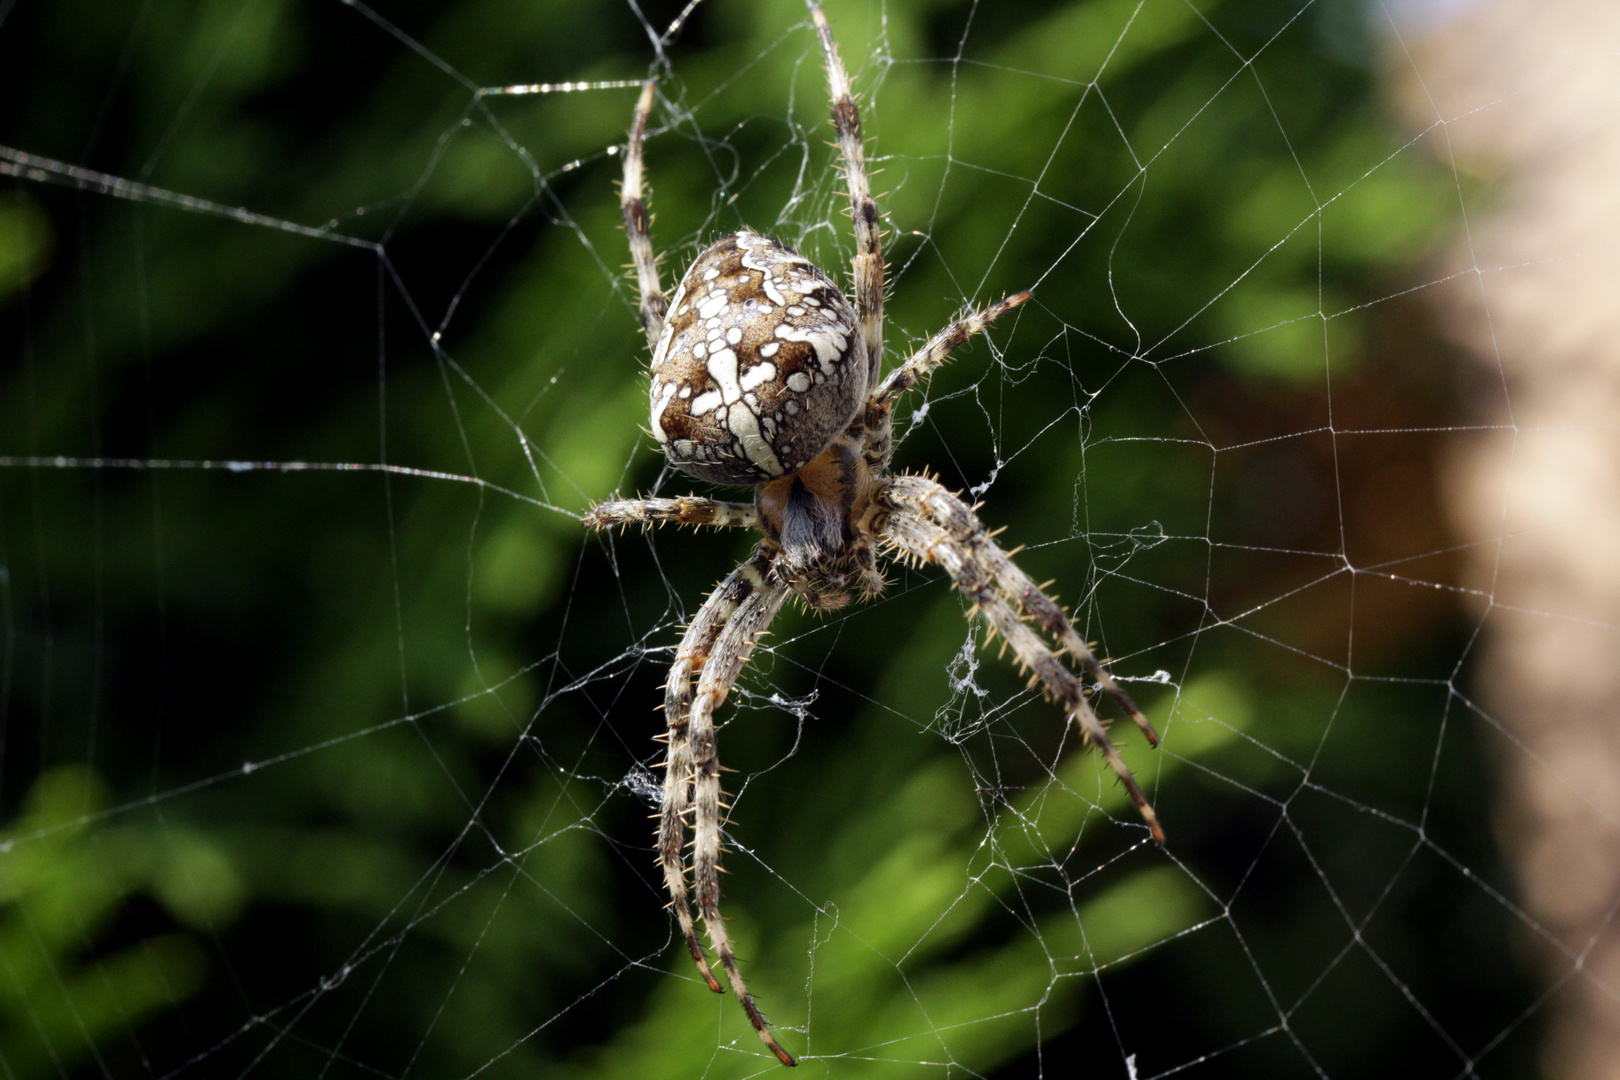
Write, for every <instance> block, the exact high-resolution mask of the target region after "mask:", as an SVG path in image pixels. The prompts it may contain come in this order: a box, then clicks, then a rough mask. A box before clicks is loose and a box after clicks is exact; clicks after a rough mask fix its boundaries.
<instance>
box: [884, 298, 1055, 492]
mask: <svg viewBox="0 0 1620 1080" xmlns="http://www.w3.org/2000/svg"><path fill="white" fill-rule="evenodd" d="M1033 295H1034V294H1033V293H1030V292H1027V291H1026V292H1021V293H1014V294H1013V295H1012V296H1009V297H1007V298H1005V299H1003V300H999V301H997V302H996V303H994V304H991V305H990V306H989V307H986V308H982V309H980V310H979V311H975V312H974V313H973V314H971V315H969V316H967V318H965V319H958V320H956V321H955V322H953V323H951V324H950V325H949V326H947V327H946V328H945V329H943V330H941V331H940V332H939V333H937V334H935V335H934V336H933V337H931V338H929V339H928V340H927V341H926V342H924V343H923V346H922V348H920V349H918V350H917V351H916V352H914V353H912V354H911V356H910V357H909V358H908V359H907V360H906V362H905V363H904V364H901V365H900V366H899V367H897V368H895V369H894V370H893V371H891V372H890V373H889V377H888V378H886V379H884V380H883V382H882V384H881V385H879V386H878V388H877V389H876V390H874V391H872V396H871V397H870V398H868V399H867V402H866V432H867V435H866V462H867V464H868V465H869V466H871V468H872V471H873V472H876V473H882V472H884V471H885V470H887V469H888V467H889V457H890V456H891V455H892V454H893V453H894V434H893V430H894V406H895V402H897V401H899V400H900V396H901V395H902V394H904V393H905V392H906V391H907V390H910V389H911V388H912V387H913V386H916V385H917V384H918V383H919V382H921V381H922V380H923V379H925V378H927V377H928V376H929V375H931V374H932V373H933V371H934V369H935V368H937V367H939V366H940V365H941V364H943V363H944V362H945V361H946V360H948V359H949V358H950V355H951V353H952V352H953V351H955V350H956V349H958V348H960V347H961V346H963V345H965V344H966V343H967V342H968V340H969V339H971V338H973V337H974V336H976V335H978V334H982V333H984V331H985V330H986V329H987V328H988V327H989V326H990V324H991V323H993V322H995V321H996V320H997V319H999V318H1001V317H1002V316H1003V315H1005V314H1007V312H1009V311H1011V310H1012V309H1013V308H1015V307H1018V306H1019V305H1020V304H1023V303H1024V302H1025V301H1027V300H1029V299H1030V297H1031V296H1033Z"/></svg>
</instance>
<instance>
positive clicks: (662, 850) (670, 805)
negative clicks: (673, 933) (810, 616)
mask: <svg viewBox="0 0 1620 1080" xmlns="http://www.w3.org/2000/svg"><path fill="white" fill-rule="evenodd" d="M770 564H771V559H770V557H769V556H766V555H765V554H764V553H762V552H757V551H756V552H755V553H754V557H753V558H752V559H750V560H749V561H748V562H746V563H744V564H743V565H742V566H739V567H738V568H737V569H735V570H733V571H732V572H731V573H730V574H729V575H727V576H726V578H725V579H724V580H722V581H721V582H720V584H719V585H717V586H716V587H715V590H714V591H713V592H712V593H710V594H709V598H708V599H707V600H705V601H703V606H702V607H701V608H699V609H698V613H697V615H696V617H695V618H693V619H692V623H691V625H690V626H688V627H687V628H686V634H685V635H684V636H683V637H682V638H681V643H680V646H679V647H678V648H677V649H676V650H675V662H674V663H672V664H671V665H670V668H669V678H668V680H667V681H666V682H665V683H664V722H665V724H666V725H667V729H666V731H665V734H664V739H665V742H666V743H667V744H668V746H667V751H668V752H667V755H666V756H665V758H664V791H663V798H662V803H661V805H660V808H659V817H658V864H659V865H660V866H662V867H663V869H664V887H665V889H667V890H668V892H669V899H670V906H671V907H672V908H673V909H674V910H675V919H676V921H677V922H678V923H679V924H680V927H681V934H682V935H683V936H684V937H685V938H686V948H687V951H688V952H689V953H691V954H692V960H693V962H694V963H696V964H697V966H698V972H699V973H700V974H702V976H703V980H704V981H705V982H707V983H708V984H709V989H710V990H713V991H714V992H715V993H717V994H721V993H724V992H725V991H724V990H723V989H721V986H720V982H719V980H718V979H716V978H715V977H714V973H713V971H711V970H710V969H709V961H708V959H707V957H705V956H704V954H703V946H702V944H700V943H699V941H698V936H697V926H696V923H695V922H694V921H693V918H692V903H691V898H690V894H689V892H688V890H687V881H686V816H687V814H688V813H689V812H690V811H691V807H692V790H693V783H694V780H695V778H696V772H695V765H694V760H695V756H694V752H693V741H692V713H693V708H692V705H693V700H694V694H693V684H694V682H695V681H696V680H697V679H698V676H699V673H700V672H702V671H704V670H705V668H706V667H707V665H708V663H709V660H710V658H711V656H713V655H714V653H715V649H716V645H717V643H718V642H719V641H720V639H721V637H722V635H723V634H724V632H725V629H726V627H727V626H728V625H729V623H730V621H731V620H732V618H733V617H734V616H735V615H736V614H737V612H738V610H739V609H740V608H741V607H742V605H744V604H745V603H747V602H748V600H749V599H750V598H751V597H753V596H754V595H755V594H756V593H757V592H758V590H759V586H760V584H761V583H762V582H763V581H764V580H765V575H766V574H767V573H768V572H769V570H770ZM708 726H709V728H710V731H711V734H710V735H709V742H710V756H711V757H712V756H713V745H712V744H713V741H714V737H713V734H712V729H713V723H712V721H711V722H710V723H709V725H708Z"/></svg>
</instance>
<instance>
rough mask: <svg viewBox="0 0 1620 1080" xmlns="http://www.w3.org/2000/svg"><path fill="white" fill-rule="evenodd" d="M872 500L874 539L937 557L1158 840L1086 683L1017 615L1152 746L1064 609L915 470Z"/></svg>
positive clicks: (1153, 817)
mask: <svg viewBox="0 0 1620 1080" xmlns="http://www.w3.org/2000/svg"><path fill="white" fill-rule="evenodd" d="M879 501H880V503H881V505H882V506H883V508H884V509H885V510H886V511H887V512H888V517H887V520H885V521H882V522H881V523H879V524H878V529H879V536H880V539H881V540H882V541H883V542H884V543H885V544H887V545H888V546H889V547H890V548H892V549H893V550H894V551H895V552H896V553H898V554H900V555H903V556H906V557H909V558H913V559H917V560H919V561H922V562H931V563H937V564H939V565H940V566H943V567H944V568H945V569H946V571H948V572H949V573H950V575H951V577H952V578H953V579H954V580H955V581H956V584H957V586H958V587H959V588H960V589H961V590H962V592H963V593H964V594H966V595H967V596H968V597H970V598H971V599H972V600H973V602H974V605H975V608H976V609H977V611H978V614H979V615H980V616H981V617H983V618H984V620H985V621H986V622H988V623H989V624H990V626H991V627H992V628H993V629H994V631H995V632H996V633H999V634H1000V635H1001V636H1002V637H1003V638H1004V639H1005V640H1006V642H1007V644H1008V645H1009V646H1011V648H1012V650H1013V655H1014V656H1015V657H1016V658H1017V661H1018V665H1019V667H1020V668H1022V669H1024V670H1026V671H1028V672H1030V674H1031V675H1032V677H1033V681H1035V682H1038V683H1039V684H1040V686H1041V688H1042V689H1043V690H1044V691H1045V693H1046V695H1047V696H1048V697H1049V698H1051V699H1053V700H1054V701H1056V702H1057V703H1058V704H1059V705H1061V706H1062V707H1063V709H1064V711H1065V712H1067V713H1068V714H1069V715H1070V716H1072V717H1073V718H1074V721H1075V723H1076V724H1077V725H1078V726H1079V728H1080V732H1081V735H1082V736H1083V738H1084V739H1085V740H1086V741H1087V742H1089V743H1092V744H1094V745H1095V746H1096V747H1097V751H1098V753H1100V754H1101V755H1102V756H1103V760H1104V761H1106V762H1108V767H1109V768H1110V769H1112V770H1113V772H1114V775H1115V776H1116V777H1118V778H1119V782H1120V783H1121V784H1122V785H1123V786H1124V788H1125V790H1126V791H1127V792H1128V793H1129V794H1130V797H1131V801H1132V802H1134V803H1135V804H1136V808H1137V810H1138V811H1140V812H1141V814H1142V818H1143V820H1145V821H1146V822H1147V824H1148V828H1149V829H1151V830H1152V833H1153V838H1154V839H1155V840H1157V841H1158V842H1159V843H1161V844H1162V843H1164V830H1163V829H1162V828H1160V826H1159V817H1158V815H1157V814H1156V813H1154V811H1153V805H1152V804H1151V803H1150V802H1148V799H1147V796H1146V795H1144V794H1143V793H1142V788H1141V786H1140V785H1138V784H1137V782H1136V778H1135V777H1134V776H1132V775H1131V770H1130V769H1129V768H1127V767H1126V765H1125V761H1124V759H1122V758H1121V757H1120V756H1119V751H1118V750H1116V749H1115V748H1114V744H1113V742H1112V741H1111V740H1110V739H1109V738H1108V732H1107V729H1106V728H1105V727H1104V726H1103V723H1102V721H1101V720H1100V719H1098V717H1097V714H1096V712H1095V711H1093V709H1092V707H1091V702H1090V701H1089V700H1087V698H1086V693H1085V687H1084V686H1083V685H1082V683H1081V682H1080V680H1079V679H1078V678H1076V677H1075V674H1074V672H1072V671H1070V670H1069V668H1068V667H1067V666H1066V665H1065V664H1064V663H1063V661H1062V660H1061V659H1060V658H1059V656H1058V653H1056V652H1054V651H1053V650H1052V649H1051V648H1049V647H1048V646H1047V644H1046V643H1045V642H1044V641H1042V640H1041V637H1040V635H1039V634H1037V633H1036V632H1035V631H1034V630H1033V629H1031V628H1030V626H1029V624H1028V623H1026V622H1025V621H1024V620H1025V618H1029V619H1031V620H1032V621H1034V622H1035V623H1036V624H1037V625H1039V626H1040V627H1041V628H1042V629H1044V630H1046V631H1047V632H1048V633H1050V634H1051V635H1052V637H1053V639H1054V640H1055V641H1057V642H1058V644H1059V646H1060V651H1067V652H1069V653H1071V654H1073V656H1074V658H1075V661H1076V662H1077V663H1078V664H1080V666H1081V667H1083V668H1084V669H1085V670H1086V671H1087V672H1088V673H1089V674H1091V675H1093V676H1094V677H1096V678H1097V679H1098V682H1099V683H1100V684H1101V685H1102V687H1103V689H1104V690H1106V691H1107V692H1108V694H1109V695H1110V696H1112V697H1113V698H1114V699H1115V700H1116V701H1118V702H1119V704H1120V705H1121V707H1122V708H1124V709H1125V710H1126V711H1127V712H1128V713H1129V714H1130V715H1131V718H1132V719H1133V720H1135V721H1136V723H1137V725H1138V726H1139V727H1141V728H1142V730H1143V731H1144V732H1145V733H1146V734H1147V735H1148V738H1149V741H1150V742H1152V743H1153V744H1155V745H1157V743H1158V736H1157V735H1156V734H1155V733H1154V731H1153V728H1152V725H1150V724H1149V723H1148V722H1147V718H1146V717H1144V716H1143V715H1142V713H1141V711H1140V710H1139V709H1137V707H1136V705H1135V703H1134V702H1132V701H1131V699H1130V698H1129V697H1127V696H1126V695H1125V692H1124V691H1123V690H1121V689H1120V688H1119V685H1118V684H1117V683H1116V682H1115V681H1114V679H1113V677H1112V676H1111V675H1109V674H1108V672H1107V670H1106V669H1105V668H1103V666H1102V664H1101V663H1100V662H1099V661H1098V660H1097V658H1096V657H1095V656H1093V655H1092V652H1091V650H1090V649H1088V648H1087V647H1086V644H1085V642H1084V641H1082V640H1081V639H1080V635H1079V634H1078V633H1076V632H1075V630H1074V627H1073V626H1072V625H1071V624H1070V623H1069V620H1068V617H1067V616H1065V615H1064V614H1063V610H1062V609H1061V608H1059V607H1058V606H1057V604H1056V603H1055V602H1054V601H1053V600H1052V599H1051V598H1050V597H1048V596H1047V595H1046V594H1045V593H1043V592H1041V590H1040V589H1039V588H1037V587H1036V585H1035V583H1034V582H1033V581H1031V580H1030V578H1029V576H1028V575H1026V574H1025V573H1024V572H1023V571H1022V570H1020V569H1019V568H1018V566H1017V565H1016V564H1015V563H1014V562H1013V561H1012V559H1011V558H1009V557H1008V555H1007V553H1006V552H1005V551H1002V550H1001V548H1000V547H998V546H997V545H996V542H995V541H994V540H992V539H991V538H990V536H989V534H988V533H987V532H986V531H985V529H984V526H983V525H982V524H981V523H980V521H979V519H978V517H977V516H975V515H974V513H973V511H972V509H971V508H970V507H969V506H968V505H967V504H966V503H964V502H962V500H960V499H958V498H957V497H956V496H954V495H952V494H951V493H950V492H948V491H946V490H945V489H944V488H943V487H941V486H940V485H939V484H937V483H935V482H934V481H932V480H929V479H928V478H926V477H922V476H896V477H893V478H892V479H891V480H889V482H888V483H887V484H886V485H885V486H884V489H883V491H882V493H881V494H880V495H879ZM1059 623H1061V624H1062V625H1061V626H1059V625H1058V624H1059Z"/></svg>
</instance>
